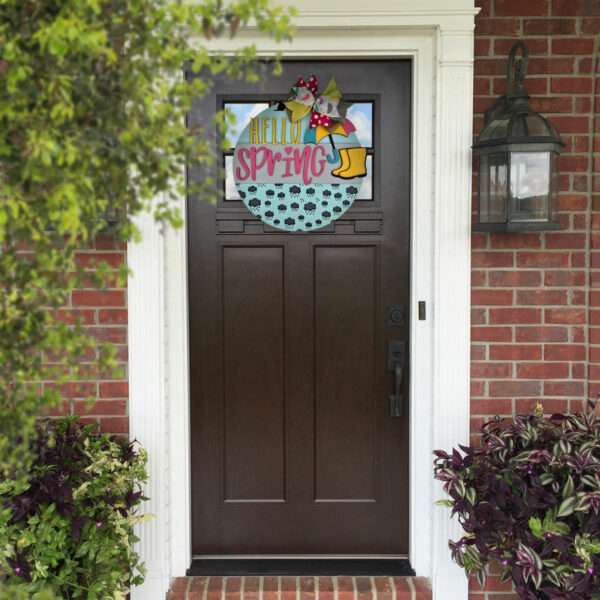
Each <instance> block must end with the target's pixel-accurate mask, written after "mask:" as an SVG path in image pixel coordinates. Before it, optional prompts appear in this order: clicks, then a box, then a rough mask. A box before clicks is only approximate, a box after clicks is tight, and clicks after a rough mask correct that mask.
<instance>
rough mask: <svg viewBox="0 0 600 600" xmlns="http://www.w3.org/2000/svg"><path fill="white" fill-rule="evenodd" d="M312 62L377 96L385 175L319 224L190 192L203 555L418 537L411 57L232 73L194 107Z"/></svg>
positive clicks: (241, 93) (379, 162) (197, 491)
mask: <svg viewBox="0 0 600 600" xmlns="http://www.w3.org/2000/svg"><path fill="white" fill-rule="evenodd" d="M310 73H316V74H317V76H318V77H319V79H320V81H321V82H326V80H327V79H328V78H329V76H332V75H333V76H335V77H336V80H337V82H338V85H339V87H340V89H342V91H343V92H344V94H345V96H347V97H350V98H354V99H357V98H359V99H362V100H369V101H372V102H373V107H374V108H373V115H374V128H373V131H374V133H373V135H374V139H373V148H374V151H373V152H374V153H373V164H374V169H375V171H374V185H373V191H374V193H373V197H372V199H371V200H368V201H364V202H363V201H356V202H355V204H354V206H353V207H352V208H351V209H350V210H349V211H348V212H347V213H346V214H344V216H343V217H342V218H341V219H340V220H338V221H336V222H335V223H333V224H332V226H330V227H329V228H325V229H323V230H321V231H318V232H314V233H312V234H300V233H292V234H286V233H282V232H280V231H276V230H273V229H272V228H269V227H268V226H263V224H262V223H261V222H260V221H258V220H257V219H256V217H254V216H253V215H252V214H250V213H249V212H248V211H246V210H245V209H244V208H243V206H242V205H241V203H240V202H235V201H225V200H223V199H222V200H220V201H219V202H217V203H216V204H211V203H208V202H203V201H202V200H201V199H194V198H191V199H190V202H189V205H188V228H189V289H190V298H189V300H190V303H189V305H190V317H189V318H190V381H191V446H192V526H193V532H192V538H193V553H194V554H195V555H207V554H211V555H214V554H217V555H220V554H222V555H227V554H406V553H407V550H408V447H409V444H408V409H406V411H405V413H404V416H403V417H395V418H394V417H391V416H390V404H389V399H388V397H389V394H390V393H391V392H392V386H393V377H392V374H391V373H390V372H389V370H388V365H387V351H388V342H389V341H390V340H392V339H398V340H403V341H405V342H407V340H408V323H409V318H408V317H409V315H408V299H409V262H410V261H409V258H410V256H409V248H410V210H409V206H410V178H409V173H410V86H411V76H410V73H411V65H410V63H409V62H407V61H361V60H359V61H290V62H286V63H284V73H283V75H282V77H281V78H271V79H269V80H268V81H267V82H266V83H265V84H262V85H260V86H255V87H252V86H249V85H248V84H242V83H239V82H237V83H236V82H220V83H217V85H216V87H215V90H214V92H213V93H212V94H210V95H209V96H207V97H206V98H204V99H203V100H202V101H200V102H198V103H197V106H196V107H195V108H194V110H193V111H192V114H191V115H190V123H191V124H193V123H194V122H207V121H208V120H209V119H210V118H211V116H212V114H213V113H214V111H215V110H216V109H218V108H220V107H221V106H222V103H223V102H224V101H226V100H228V99H237V100H239V99H247V100H249V101H255V100H259V99H262V100H264V99H267V98H273V99H281V98H282V97H285V96H286V94H287V91H288V88H289V85H290V81H292V82H293V81H295V78H296V77H297V76H298V75H299V74H310ZM322 85H324V83H323V84H322ZM212 175H213V176H214V177H215V178H216V174H215V173H213V174H212ZM202 176H206V173H199V172H195V171H194V170H191V171H190V174H189V177H190V179H192V180H193V179H194V178H199V177H202ZM391 305H401V306H403V307H404V308H405V314H406V318H405V320H404V322H403V323H402V324H400V325H396V326H393V327H391V326H389V325H388V324H386V314H387V311H388V307H389V306H391ZM408 370H409V364H408V361H407V363H406V365H405V372H406V373H408ZM403 389H404V394H407V393H408V376H405V377H404V388H403ZM406 406H408V403H406Z"/></svg>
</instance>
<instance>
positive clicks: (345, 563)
mask: <svg viewBox="0 0 600 600" xmlns="http://www.w3.org/2000/svg"><path fill="white" fill-rule="evenodd" d="M187 575H188V576H206V575H208V576H220V577H235V576H237V577H241V576H249V575H250V576H333V577H335V576H340V575H341V576H344V575H348V576H366V577H375V576H388V577H393V576H395V577H414V575H415V571H414V569H413V568H412V567H411V565H410V562H409V560H408V559H407V558H258V557H257V558H194V559H193V560H192V564H191V566H190V568H189V569H188V571H187Z"/></svg>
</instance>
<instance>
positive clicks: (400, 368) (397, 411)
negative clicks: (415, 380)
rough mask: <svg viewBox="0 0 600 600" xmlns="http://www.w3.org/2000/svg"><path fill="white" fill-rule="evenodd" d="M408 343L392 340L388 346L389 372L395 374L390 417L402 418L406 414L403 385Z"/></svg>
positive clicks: (390, 397)
mask: <svg viewBox="0 0 600 600" xmlns="http://www.w3.org/2000/svg"><path fill="white" fill-rule="evenodd" d="M405 352H406V342H403V341H401V340H390V342H389V344H388V371H390V372H392V373H393V374H394V388H393V393H392V394H390V396H389V399H390V415H391V416H392V417H402V416H403V413H404V396H403V394H402V383H403V379H404V355H405Z"/></svg>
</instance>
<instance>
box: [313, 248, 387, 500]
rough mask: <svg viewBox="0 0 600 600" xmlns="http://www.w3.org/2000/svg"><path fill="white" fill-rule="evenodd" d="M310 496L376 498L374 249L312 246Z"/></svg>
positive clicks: (324, 498) (375, 297)
mask: <svg viewBox="0 0 600 600" xmlns="http://www.w3.org/2000/svg"><path fill="white" fill-rule="evenodd" d="M314 265H315V267H314V290H315V301H314V311H315V330H314V340H315V412H316V418H315V476H316V494H315V499H316V500H317V501H319V502H324V501H325V502H326V501H332V500H344V501H354V502H370V501H374V500H375V496H376V494H375V482H374V475H375V464H374V460H375V457H376V452H375V446H374V436H375V434H376V423H375V419H376V415H377V407H376V406H375V403H376V398H375V375H376V369H375V356H376V312H377V306H378V301H377V300H378V299H377V296H378V294H377V292H378V290H377V288H376V285H375V281H376V273H377V249H376V248H375V247H373V246H354V247H347V246H334V247H322V246H321V247H316V248H315V260H314Z"/></svg>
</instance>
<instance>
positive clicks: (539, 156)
mask: <svg viewBox="0 0 600 600" xmlns="http://www.w3.org/2000/svg"><path fill="white" fill-rule="evenodd" d="M550 193H551V190H550V152H512V153H511V163H510V194H511V201H512V206H511V220H512V221H548V220H550V217H551V215H550Z"/></svg>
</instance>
